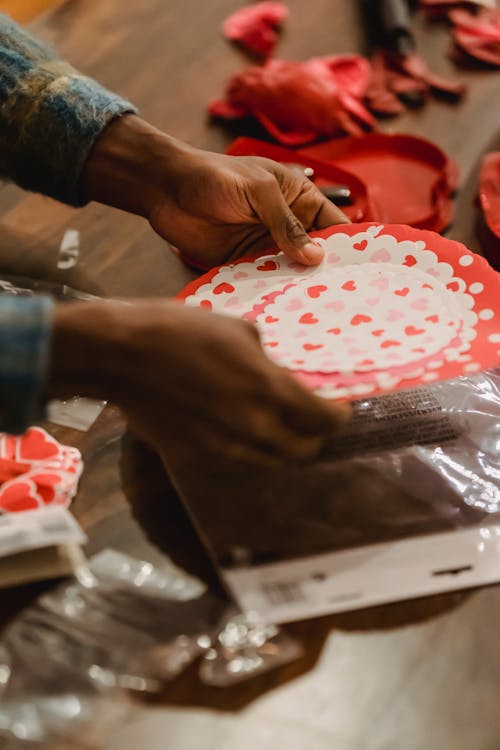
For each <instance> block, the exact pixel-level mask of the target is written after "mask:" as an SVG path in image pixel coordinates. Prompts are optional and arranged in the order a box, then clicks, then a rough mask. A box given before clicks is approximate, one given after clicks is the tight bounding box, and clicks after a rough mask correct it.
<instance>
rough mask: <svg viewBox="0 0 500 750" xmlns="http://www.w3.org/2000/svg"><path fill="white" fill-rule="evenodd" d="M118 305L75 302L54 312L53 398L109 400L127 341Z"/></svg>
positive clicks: (115, 384) (50, 392)
mask: <svg viewBox="0 0 500 750" xmlns="http://www.w3.org/2000/svg"><path fill="white" fill-rule="evenodd" d="M118 305H119V308H120V309H123V307H125V306H124V305H122V304H121V303H115V302H74V303H73V302H71V303H64V304H59V305H57V306H56V308H55V310H54V316H53V328H52V337H51V349H50V366H49V376H48V395H49V396H50V397H59V396H67V395H68V394H78V395H81V396H89V397H93V398H105V399H109V398H110V397H112V396H113V389H114V388H116V386H117V382H116V379H117V377H118V378H119V374H120V371H121V369H122V367H121V366H122V363H123V355H122V351H123V349H124V346H123V343H122V342H123V341H124V340H126V338H127V332H126V325H124V324H123V323H122V320H121V315H120V309H117V306H118Z"/></svg>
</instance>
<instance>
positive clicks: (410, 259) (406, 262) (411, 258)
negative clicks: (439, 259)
mask: <svg viewBox="0 0 500 750" xmlns="http://www.w3.org/2000/svg"><path fill="white" fill-rule="evenodd" d="M416 262H417V259H416V258H415V257H414V256H413V255H407V256H406V258H405V259H404V263H403V266H408V267H409V268H411V267H412V266H414V265H415V263H416Z"/></svg>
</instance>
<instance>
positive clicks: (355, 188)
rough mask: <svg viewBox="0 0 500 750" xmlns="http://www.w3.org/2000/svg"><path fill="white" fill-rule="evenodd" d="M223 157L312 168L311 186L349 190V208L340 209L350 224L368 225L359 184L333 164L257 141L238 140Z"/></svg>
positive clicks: (368, 210)
mask: <svg viewBox="0 0 500 750" xmlns="http://www.w3.org/2000/svg"><path fill="white" fill-rule="evenodd" d="M227 153H228V154H230V155H231V156H265V157H266V158H267V159H273V160H274V161H279V162H281V163H284V164H286V163H295V164H302V165H304V167H312V168H313V169H314V173H315V180H314V182H315V184H316V185H318V186H319V187H322V186H324V185H346V186H347V187H348V188H349V189H350V191H351V200H352V204H351V205H350V206H342V210H343V212H344V213H345V214H346V216H348V217H349V219H350V220H351V221H372V220H373V218H374V216H373V214H372V210H371V207H370V205H369V201H368V193H367V188H366V185H365V183H364V182H363V180H362V179H360V178H359V177H357V176H356V175H355V174H353V173H352V172H348V171H346V170H345V169H341V168H340V167H338V166H337V165H335V164H327V163H325V162H324V161H318V160H316V159H313V158H310V157H307V156H304V155H303V154H301V153H300V151H295V150H293V149H289V148H284V147H283V146H275V145H274V144H272V143H266V142H265V141H259V140H258V139H257V138H238V139H237V140H236V141H234V143H232V144H231V145H230V147H229V149H228V150H227Z"/></svg>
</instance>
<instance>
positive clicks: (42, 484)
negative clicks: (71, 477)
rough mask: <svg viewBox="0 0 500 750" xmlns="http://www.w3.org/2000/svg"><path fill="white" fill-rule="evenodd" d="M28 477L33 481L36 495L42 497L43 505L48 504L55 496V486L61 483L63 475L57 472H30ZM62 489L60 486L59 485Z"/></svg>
mask: <svg viewBox="0 0 500 750" xmlns="http://www.w3.org/2000/svg"><path fill="white" fill-rule="evenodd" d="M29 479H30V480H31V481H32V482H34V483H35V485H36V489H37V492H38V495H39V496H40V497H41V498H42V501H43V503H44V504H45V505H50V504H51V503H52V502H54V499H55V497H56V487H61V485H62V484H63V475H61V474H59V473H57V472H44V473H39V474H37V473H35V472H32V473H30V475H29ZM61 489H62V487H61Z"/></svg>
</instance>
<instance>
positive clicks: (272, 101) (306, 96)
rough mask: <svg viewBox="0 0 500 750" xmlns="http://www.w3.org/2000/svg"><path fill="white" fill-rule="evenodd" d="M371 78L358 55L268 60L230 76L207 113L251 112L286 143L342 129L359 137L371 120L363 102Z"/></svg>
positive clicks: (233, 114)
mask: <svg viewBox="0 0 500 750" xmlns="http://www.w3.org/2000/svg"><path fill="white" fill-rule="evenodd" d="M370 80H371V66H370V63H369V62H368V60H366V59H365V58H364V57H362V56H361V55H329V56H326V57H315V58H311V59H310V60H306V61H305V62H290V61H286V60H270V61H269V62H267V63H266V64H265V65H263V66H254V67H251V68H247V69H246V70H244V71H242V72H241V73H237V74H236V75H235V76H233V78H231V80H230V81H229V83H228V86H227V89H226V97H225V99H223V100H218V101H214V102H212V103H211V104H210V105H209V112H210V114H211V115H213V116H215V117H222V118H224V119H236V118H239V117H247V116H253V117H255V118H256V119H257V120H259V122H260V123H261V124H262V125H263V126H264V127H265V129H266V130H267V131H268V132H269V133H270V134H271V135H272V136H273V137H274V138H275V139H276V140H277V141H279V142H280V143H283V144H285V145H290V146H292V145H293V146H298V145H301V144H304V143H309V142H311V141H314V140H317V139H318V138H322V137H329V136H333V135H337V134H339V133H341V132H344V133H349V134H350V135H359V134H360V133H362V132H363V129H364V128H371V127H373V126H374V124H375V120H374V118H373V117H372V115H371V114H370V113H369V112H368V110H367V109H366V107H365V106H364V104H363V98H364V96H365V93H366V91H367V89H368V85H369V83H370Z"/></svg>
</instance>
